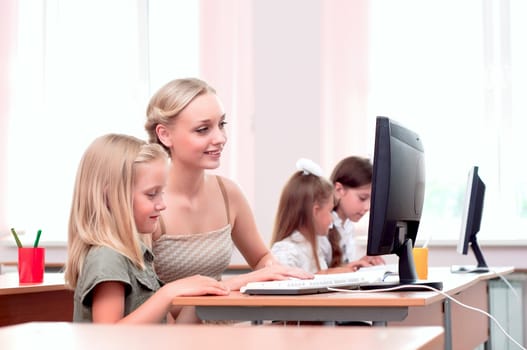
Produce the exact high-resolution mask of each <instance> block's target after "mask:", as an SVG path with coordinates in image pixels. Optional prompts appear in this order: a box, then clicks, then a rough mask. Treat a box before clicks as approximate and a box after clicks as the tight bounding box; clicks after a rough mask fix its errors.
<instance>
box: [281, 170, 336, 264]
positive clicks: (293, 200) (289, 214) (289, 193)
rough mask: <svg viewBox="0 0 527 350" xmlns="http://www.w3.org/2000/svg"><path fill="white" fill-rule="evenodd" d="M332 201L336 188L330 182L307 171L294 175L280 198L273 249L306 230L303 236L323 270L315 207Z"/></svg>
mask: <svg viewBox="0 0 527 350" xmlns="http://www.w3.org/2000/svg"><path fill="white" fill-rule="evenodd" d="M329 200H333V185H332V184H331V183H330V182H329V181H328V180H326V179H325V178H323V177H321V176H317V175H313V174H305V173H304V172H303V171H298V172H296V173H294V174H293V175H292V176H291V178H290V179H289V181H287V183H286V184H285V186H284V188H283V189H282V194H281V195H280V202H279V204H278V210H277V212H276V217H275V223H274V229H273V237H272V241H271V245H272V244H273V243H276V242H278V241H281V240H282V239H284V238H286V237H289V236H290V235H291V234H293V233H294V232H295V231H296V230H298V229H299V228H301V227H302V228H303V229H304V231H303V232H300V233H301V234H303V235H304V237H305V238H306V239H307V240H308V241H309V243H310V244H311V248H312V249H313V256H314V257H315V260H316V265H317V268H318V269H319V270H320V262H319V261H318V253H317V251H318V243H317V232H316V230H315V222H314V218H313V207H314V205H315V204H318V205H321V206H322V205H324V204H325V203H327V201H329Z"/></svg>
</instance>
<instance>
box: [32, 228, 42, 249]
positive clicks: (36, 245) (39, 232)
mask: <svg viewBox="0 0 527 350" xmlns="http://www.w3.org/2000/svg"><path fill="white" fill-rule="evenodd" d="M41 233H42V230H38V232H37V238H35V244H33V248H36V247H38V241H40V234H41Z"/></svg>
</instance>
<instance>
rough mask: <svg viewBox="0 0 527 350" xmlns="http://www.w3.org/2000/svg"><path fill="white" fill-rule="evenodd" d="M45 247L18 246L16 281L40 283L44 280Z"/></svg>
mask: <svg viewBox="0 0 527 350" xmlns="http://www.w3.org/2000/svg"><path fill="white" fill-rule="evenodd" d="M44 256H45V248H40V247H37V248H18V281H19V282H20V283H42V282H43V281H44Z"/></svg>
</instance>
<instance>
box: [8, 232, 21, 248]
mask: <svg viewBox="0 0 527 350" xmlns="http://www.w3.org/2000/svg"><path fill="white" fill-rule="evenodd" d="M11 233H12V234H13V237H15V241H16V245H17V246H18V248H22V243H20V240H19V239H18V235H17V234H16V231H15V229H14V228H11Z"/></svg>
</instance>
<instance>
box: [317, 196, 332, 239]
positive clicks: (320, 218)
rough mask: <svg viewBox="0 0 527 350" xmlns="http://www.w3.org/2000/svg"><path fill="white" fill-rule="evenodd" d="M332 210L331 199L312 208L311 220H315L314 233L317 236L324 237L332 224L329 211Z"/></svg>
mask: <svg viewBox="0 0 527 350" xmlns="http://www.w3.org/2000/svg"><path fill="white" fill-rule="evenodd" d="M332 209H333V198H331V199H329V200H327V201H326V202H325V203H323V204H322V205H319V204H315V206H314V207H313V218H314V220H315V229H316V233H317V235H319V236H326V235H327V234H328V232H329V226H330V225H331V223H332V222H333V218H332V217H331V210H332Z"/></svg>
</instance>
